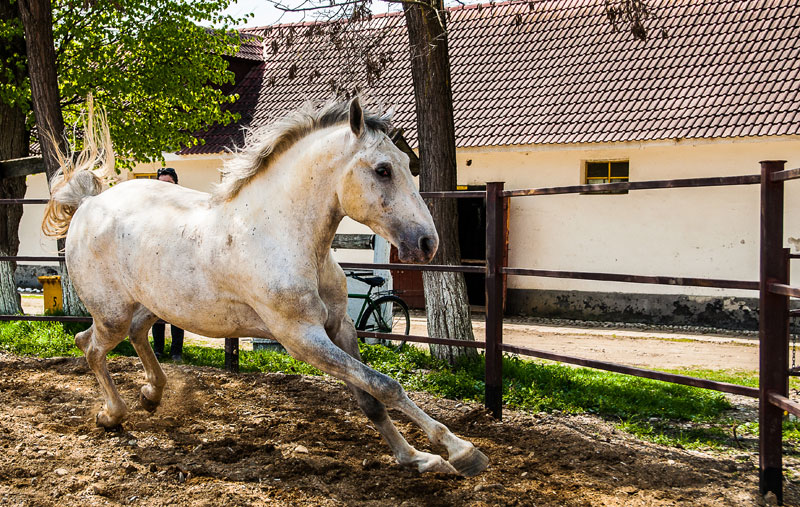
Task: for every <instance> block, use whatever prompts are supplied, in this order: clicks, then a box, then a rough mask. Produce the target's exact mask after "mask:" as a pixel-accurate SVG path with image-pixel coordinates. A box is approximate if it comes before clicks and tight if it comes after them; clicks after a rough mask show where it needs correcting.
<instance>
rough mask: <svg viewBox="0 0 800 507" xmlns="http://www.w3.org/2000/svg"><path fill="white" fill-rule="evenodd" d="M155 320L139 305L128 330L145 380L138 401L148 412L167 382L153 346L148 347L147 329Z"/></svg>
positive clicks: (157, 402)
mask: <svg viewBox="0 0 800 507" xmlns="http://www.w3.org/2000/svg"><path fill="white" fill-rule="evenodd" d="M157 320H158V317H156V316H155V315H154V314H153V313H152V312H150V310H148V309H147V308H145V307H144V306H141V305H139V306H138V307H137V308H136V310H135V311H134V312H133V319H131V328H130V330H129V331H128V336H130V339H131V343H132V344H133V348H134V349H136V354H137V355H138V356H139V359H140V360H141V361H142V367H143V368H144V374H145V379H146V380H147V383H146V384H145V385H143V386H142V390H141V391H140V392H139V403H140V404H141V405H142V408H144V409H145V410H147V411H148V412H155V411H156V409H157V408H158V405H159V404H160V403H161V395H162V394H163V392H164V386H165V385H166V383H167V377H166V375H164V370H162V369H161V365H160V364H158V359H157V358H156V355H155V354H154V353H153V348H152V347H150V342H149V341H148V340H147V335H148V331H149V330H150V328H151V327H152V326H153V323H155V322H156V321H157Z"/></svg>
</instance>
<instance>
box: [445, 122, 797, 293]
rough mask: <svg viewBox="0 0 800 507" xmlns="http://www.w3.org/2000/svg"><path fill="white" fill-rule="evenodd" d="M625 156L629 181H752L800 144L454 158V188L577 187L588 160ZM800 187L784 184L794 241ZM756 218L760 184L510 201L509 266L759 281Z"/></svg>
mask: <svg viewBox="0 0 800 507" xmlns="http://www.w3.org/2000/svg"><path fill="white" fill-rule="evenodd" d="M626 158H627V159H629V160H630V180H631V181H642V180H658V179H675V178H693V177H705V176H727V175H743V174H756V173H758V172H760V167H759V161H760V160H766V159H783V160H787V161H788V163H787V166H786V167H787V168H793V167H800V138H798V137H794V138H787V139H786V140H778V141H776V140H771V141H765V140H735V141H733V140H731V141H721V140H720V141H714V142H687V141H681V142H666V143H664V142H661V143H656V142H650V143H625V144H623V143H620V144H618V145H604V146H602V147H598V146H591V145H584V146H553V147H541V148H538V149H534V150H531V149H529V148H526V149H525V150H510V149H505V150H494V151H487V150H461V151H459V153H458V165H459V179H458V182H459V184H463V185H477V184H484V183H486V182H487V181H505V183H506V185H505V188H506V189H515V188H531V187H545V186H562V185H578V184H581V183H582V182H581V167H582V163H583V161H585V160H604V159H626ZM468 164H469V165H468ZM798 185H800V183H791V182H790V183H787V186H786V190H787V192H786V227H785V228H786V231H787V236H794V237H798V236H800V221H799V220H798V216H799V214H798V211H800V208H799V206H800V199H798V198H799V197H800V187H798ZM759 212H760V204H759V188H758V185H750V186H745V187H741V186H740V187H718V188H698V189H670V190H639V191H632V192H630V193H628V194H623V195H562V196H559V195H553V196H537V197H517V198H512V200H511V208H510V240H509V244H510V246H509V265H510V266H513V267H525V268H539V269H552V270H568V271H591V272H609V273H626V274H637V275H666V276H687V277H704V278H724V279H738V280H757V279H758V255H759V250H758V248H759V246H758V237H759ZM787 246H788V243H787ZM795 272H797V270H795ZM795 278H796V280H797V281H800V276H798V277H795ZM509 287H511V288H531V289H533V288H535V289H559V290H586V291H609V292H641V293H664V294H693V295H718V294H721V293H723V292H724V293H725V294H729V295H742V296H756V294H755V293H753V292H751V291H723V290H720V289H702V288H688V287H687V288H683V287H669V286H657V285H642V284H621V283H610V282H592V281H579V280H566V279H547V278H532V277H510V278H509Z"/></svg>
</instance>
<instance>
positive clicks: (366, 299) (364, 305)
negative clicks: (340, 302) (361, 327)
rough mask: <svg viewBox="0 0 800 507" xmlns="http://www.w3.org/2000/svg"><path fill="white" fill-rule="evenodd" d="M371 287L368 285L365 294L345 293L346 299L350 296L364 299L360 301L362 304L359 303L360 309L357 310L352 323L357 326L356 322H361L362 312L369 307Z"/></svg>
mask: <svg viewBox="0 0 800 507" xmlns="http://www.w3.org/2000/svg"><path fill="white" fill-rule="evenodd" d="M372 289H373V288H372V287H370V288H369V290H367V293H366V294H351V293H349V292H348V293H347V297H348V299H349V298H352V299H363V300H364V303H362V305H361V309H360V310H359V311H358V317H356V320H355V322H354V323H353V324H354V325H356V326H358V324H359V323H360V322H361V317H363V316H364V312H365V311H366V310H367V308H368V307H369V303H370V301H372Z"/></svg>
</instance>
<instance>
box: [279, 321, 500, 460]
mask: <svg viewBox="0 0 800 507" xmlns="http://www.w3.org/2000/svg"><path fill="white" fill-rule="evenodd" d="M321 320H322V319H321ZM286 322H287V323H290V324H288V325H287V326H286V329H285V330H283V331H284V332H281V333H280V334H279V335H278V336H280V337H281V340H280V341H281V343H282V345H283V346H284V347H286V349H287V350H288V352H289V353H290V354H291V355H292V356H293V357H294V358H296V359H299V360H301V361H305V362H307V363H309V364H311V365H313V366H315V367H317V368H319V369H320V370H322V371H324V372H326V373H328V374H330V375H333V376H334V377H336V378H338V379H340V380H343V381H345V382H346V383H348V384H349V385H353V386H354V387H356V388H358V389H361V390H362V391H366V392H367V393H369V394H370V395H372V397H374V398H376V399H377V400H378V401H380V402H382V403H383V404H384V405H386V406H388V407H390V408H395V409H398V410H400V411H401V412H403V413H405V414H406V415H407V416H408V417H410V418H411V419H412V420H413V421H414V422H415V423H417V424H418V425H419V426H420V427H421V428H422V430H423V431H424V432H425V433H426V434H427V436H428V438H429V439H430V440H431V442H433V443H434V444H439V445H442V446H444V447H445V448H446V449H447V452H448V455H449V459H448V463H449V464H450V465H451V466H452V468H454V469H455V470H456V471H457V472H458V473H460V474H462V475H466V476H472V475H476V474H478V473H480V472H481V471H483V470H484V469H485V468H486V466H487V465H488V464H489V460H488V458H487V457H486V456H485V455H484V454H483V453H482V452H480V451H479V450H477V449H476V448H475V447H474V446H473V445H472V444H471V443H469V442H467V441H465V440H462V439H460V438H458V437H457V436H455V435H454V434H453V433H451V432H450V430H448V429H447V427H446V426H445V425H443V424H441V423H440V422H438V421H436V420H434V419H433V418H431V417H430V416H428V415H427V414H426V413H425V412H423V411H422V410H421V409H420V408H419V407H417V405H416V404H414V402H413V401H411V400H410V399H409V398H408V396H407V395H406V393H405V390H404V389H403V387H402V386H401V385H400V384H399V383H398V382H397V381H396V380H394V379H393V378H391V377H389V376H387V375H384V374H382V373H379V372H377V371H375V370H373V369H372V368H369V367H368V366H366V365H365V364H364V363H362V362H361V361H359V360H357V359H356V358H355V357H353V356H352V355H350V354H348V353H346V352H345V351H344V350H342V349H340V348H339V347H337V346H336V345H334V344H333V343H332V342H331V340H330V339H329V338H328V335H327V333H326V332H325V329H324V327H323V326H322V325H319V324H312V323H302V322H298V321H296V320H294V319H286ZM387 420H388V417H387ZM388 431H389V432H391V430H388ZM394 431H395V432H396V431H397V430H396V429H395V430H394ZM389 434H390V435H391V433H389ZM393 441H394V443H395V444H396V445H398V446H402V444H400V443H399V441H397V440H396V437H394V440H393ZM406 445H408V444H406ZM409 447H410V446H409ZM448 471H449V468H448Z"/></svg>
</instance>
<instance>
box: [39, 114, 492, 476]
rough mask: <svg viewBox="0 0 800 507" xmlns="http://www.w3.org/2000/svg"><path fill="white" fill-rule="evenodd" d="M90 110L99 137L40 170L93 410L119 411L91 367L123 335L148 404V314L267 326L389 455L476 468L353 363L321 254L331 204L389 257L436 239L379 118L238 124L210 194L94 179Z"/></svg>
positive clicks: (220, 328) (178, 320)
mask: <svg viewBox="0 0 800 507" xmlns="http://www.w3.org/2000/svg"><path fill="white" fill-rule="evenodd" d="M100 123H103V122H102V119H101V122H100ZM92 124H93V121H92V120H91V119H90V121H89V125H88V126H87V130H88V131H87V139H89V140H91V139H92V138H94V137H99V138H100V139H99V141H98V142H97V143H96V144H94V145H93V144H92V143H91V142H90V143H89V144H90V145H91V146H90V148H91V150H90V151H92V150H93V152H92V153H90V156H84V157H79V162H78V163H76V164H75V165H74V166H71V165H70V164H69V163H67V165H65V166H64V168H63V169H62V171H63V173H62V174H59V175H58V176H57V177H56V178H54V179H53V182H52V185H53V186H52V188H53V196H52V199H51V202H50V205H49V206H48V211H47V213H46V217H45V221H44V223H43V230H44V231H45V233H47V234H50V235H56V236H58V235H64V234H66V252H65V255H66V264H67V267H68V270H69V274H70V277H71V279H72V282H73V284H74V286H75V289H76V290H77V292H78V294H79V296H80V298H81V300H82V301H83V303H84V304H85V306H86V308H87V309H88V310H89V312H90V313H91V314H92V317H94V324H92V326H91V328H89V329H88V330H86V331H84V332H81V333H79V334H78V335H76V337H75V342H76V343H77V345H78V347H80V349H81V350H83V352H84V353H85V355H86V360H87V362H88V364H89V366H90V367H91V369H92V371H94V373H95V375H96V376H97V379H98V381H99V382H100V386H101V387H102V390H103V394H104V397H105V402H106V404H105V407H104V408H103V409H102V410H101V411H100V412H99V413H98V414H97V416H96V422H97V424H98V425H100V426H102V427H105V428H111V427H115V426H117V425H119V424H120V423H121V422H122V420H123V418H124V417H125V414H126V411H127V408H126V406H125V403H124V402H123V401H122V399H121V398H120V396H119V394H118V392H117V390H116V388H115V386H114V382H113V380H112V379H111V377H110V375H109V373H108V370H107V367H106V354H107V353H108V352H109V351H110V350H111V349H112V348H114V347H115V346H116V345H117V344H118V343H119V342H121V341H122V340H123V339H124V338H125V337H126V336H130V341H131V343H132V344H133V346H134V347H135V349H136V353H137V354H138V355H139V357H140V358H141V361H142V365H143V366H144V371H145V375H146V384H145V385H144V386H143V387H142V389H141V393H140V403H141V405H142V406H143V407H144V408H145V409H147V410H149V411H151V412H152V411H154V410H155V409H156V408H157V407H158V405H159V403H160V401H161V397H162V393H163V390H164V386H165V384H166V377H165V375H164V372H163V371H162V369H161V367H160V365H159V363H158V361H157V360H156V357H155V355H154V353H153V350H152V348H151V347H150V344H149V342H148V339H147V335H148V330H149V329H150V327H151V326H152V325H153V323H154V322H155V321H156V320H157V319H158V318H162V319H164V320H165V321H168V322H171V323H173V324H176V325H178V326H180V327H182V328H184V329H187V330H189V331H192V332H194V333H198V334H201V335H204V336H210V337H243V336H253V337H265V338H273V339H275V340H277V341H279V342H280V343H281V344H282V345H283V346H284V347H285V348H286V350H287V351H288V352H289V353H290V354H291V355H292V356H293V357H295V358H297V359H300V360H302V361H305V362H308V363H310V364H312V365H314V366H316V367H317V368H319V369H320V370H322V371H324V372H326V373H328V374H330V375H333V376H334V377H336V378H339V379H341V380H343V381H344V382H345V383H346V384H347V386H348V387H349V388H350V390H351V391H352V392H353V394H354V396H355V398H356V400H357V401H358V404H359V406H360V407H361V409H362V410H363V411H364V413H365V414H366V415H367V417H368V418H369V419H370V420H371V421H372V423H373V424H374V425H375V427H376V428H377V429H378V431H379V432H380V433H381V435H383V438H385V439H386V441H387V442H388V444H389V446H390V447H391V448H392V451H393V452H394V455H395V457H396V459H397V461H398V463H400V464H402V465H408V466H414V467H416V468H417V469H418V470H419V471H420V472H447V473H459V474H462V475H467V476H471V475H475V474H478V473H480V472H481V471H482V470H484V469H485V468H486V466H487V465H488V459H487V458H486V456H485V455H484V454H483V453H481V452H480V451H479V450H478V449H476V448H475V447H474V446H473V445H472V444H471V443H469V442H467V441H465V440H462V439H461V438H459V437H457V436H455V435H454V434H453V433H451V432H450V431H449V430H448V429H447V428H446V427H445V426H444V425H443V424H441V423H439V422H437V421H436V420H434V419H432V418H431V417H430V416H428V415H427V414H426V413H425V412H423V411H422V410H421V409H420V408H419V407H417V406H416V405H415V404H414V403H413V402H412V401H411V400H410V399H409V398H408V396H407V395H406V393H405V391H404V390H403V388H402V387H401V386H400V384H399V383H398V382H397V381H395V380H394V379H392V378H390V377H388V376H386V375H383V374H381V373H378V372H377V371H375V370H373V369H371V368H369V367H368V366H366V365H364V364H363V363H362V362H361V360H360V355H359V351H358V343H357V339H356V330H355V328H354V326H353V322H352V320H351V319H350V318H349V317H348V316H347V313H346V308H347V288H346V280H345V275H344V272H343V271H342V269H341V267H340V266H339V265H338V264H337V263H336V262H335V261H334V260H333V257H332V256H331V243H332V241H333V236H334V233H335V232H336V229H337V226H338V225H339V223H340V221H341V220H342V218H343V217H344V216H345V215H347V216H349V217H351V218H353V219H355V220H357V221H359V222H361V223H363V224H366V225H368V226H369V227H371V228H372V229H373V230H374V231H375V232H376V233H378V234H380V235H381V236H383V237H386V238H388V239H389V240H390V241H391V242H392V244H394V245H396V246H397V248H398V250H399V255H400V258H401V259H403V260H404V261H413V262H428V261H430V259H431V258H432V257H433V255H434V253H435V252H436V248H437V246H438V241H439V239H438V235H437V233H436V229H435V227H434V224H433V220H432V219H431V215H430V213H429V211H428V209H427V207H426V205H425V203H424V202H423V200H422V198H421V197H420V195H419V193H418V192H417V190H416V188H415V185H414V182H413V180H412V178H411V173H410V172H409V169H408V157H407V156H406V155H405V154H404V153H402V152H401V151H400V150H399V149H398V148H397V147H395V146H394V144H393V143H392V141H391V140H390V139H389V137H388V136H387V130H388V118H386V117H378V116H373V115H370V114H368V113H366V114H365V113H364V112H363V111H362V109H361V106H360V104H359V101H358V99H354V100H352V101H351V102H349V103H346V102H344V103H339V104H331V105H328V106H325V107H323V108H321V109H319V110H301V111H298V112H295V113H293V114H291V115H289V116H288V117H286V118H285V119H283V120H281V121H279V122H277V123H276V124H275V125H273V126H272V127H271V128H269V129H268V130H267V131H265V132H260V133H253V134H250V135H248V140H247V142H246V145H245V147H244V148H243V149H242V150H241V151H240V152H238V153H236V154H235V156H234V157H233V160H232V161H230V162H229V163H228V164H226V168H225V170H224V171H223V181H222V183H221V184H220V185H219V186H218V187H217V188H216V190H215V192H214V193H213V194H207V193H203V192H197V191H195V190H190V189H187V188H184V187H179V186H177V185H168V184H165V183H163V182H159V181H153V180H134V181H129V182H125V183H121V184H119V185H115V186H113V187H112V188H111V189H109V190H107V191H105V192H102V193H100V190H101V189H102V185H101V179H100V177H99V176H98V174H95V173H96V172H98V170H97V169H95V170H94V172H93V170H92V169H93V168H94V167H96V166H97V164H98V163H102V164H103V166H104V167H105V168H106V169H108V168H110V167H111V166H113V152H112V151H111V147H110V143H109V138H108V136H107V135H103V134H102V133H103V132H105V129H103V128H101V129H99V131H100V133H101V135H99V136H97V135H95V134H94V133H93V132H90V131H93V126H92ZM97 147H99V148H101V149H97ZM103 148H104V149H105V152H103V150H102V149H103ZM98 153H99V155H98ZM95 155H97V156H95ZM95 159H96V160H95ZM386 406H388V407H391V408H395V409H398V410H400V411H402V412H403V413H405V414H406V415H407V416H408V417H409V418H411V419H412V420H413V421H414V422H415V423H416V424H418V425H419V426H420V427H421V428H422V429H423V430H424V431H425V433H426V434H427V436H428V438H429V439H430V440H431V442H433V443H434V444H437V445H442V446H444V448H445V449H447V453H448V459H447V460H445V459H443V458H442V457H441V456H438V455H435V454H430V453H426V452H421V451H418V450H416V449H415V448H414V447H412V446H411V445H409V444H408V442H406V440H405V439H404V438H403V436H402V435H401V434H400V433H399V432H398V431H397V429H396V428H395V426H394V424H393V423H392V421H391V420H390V419H389V417H388V415H387V411H386V408H385V407H386Z"/></svg>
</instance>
